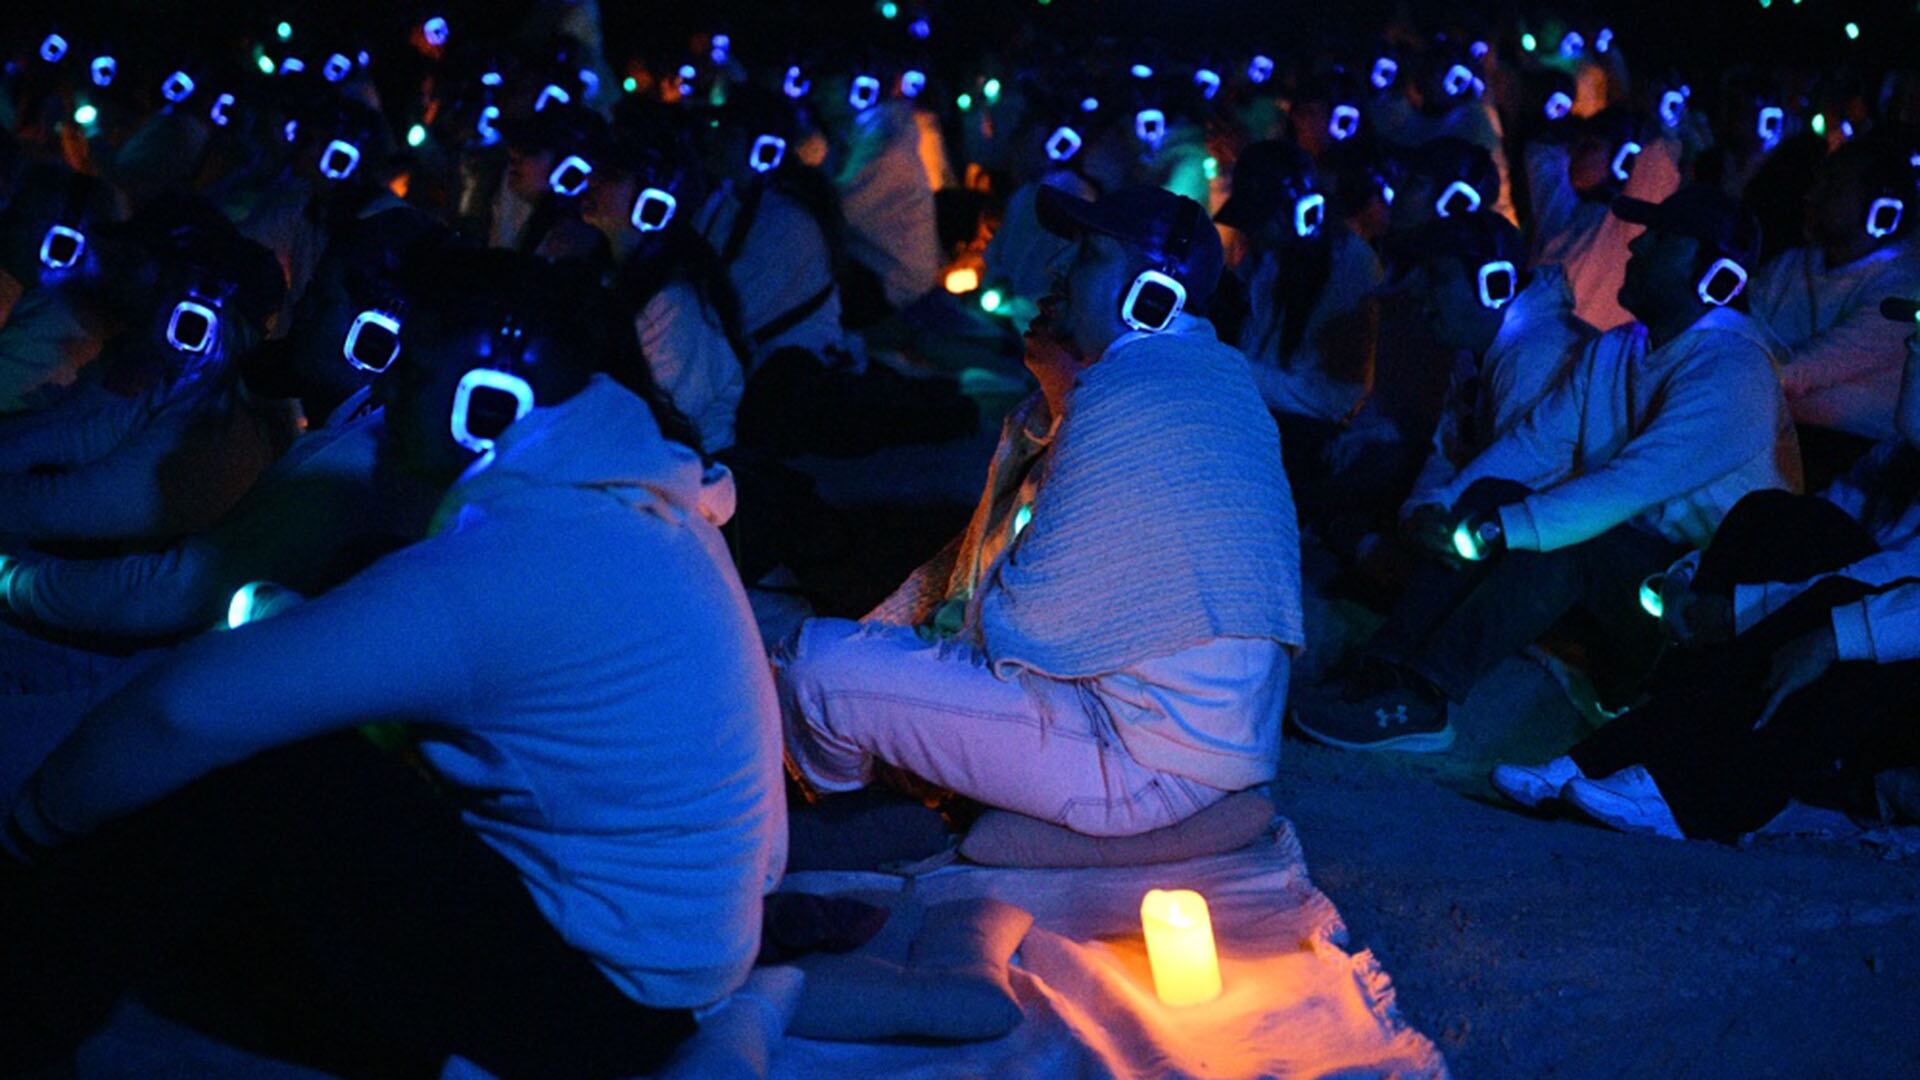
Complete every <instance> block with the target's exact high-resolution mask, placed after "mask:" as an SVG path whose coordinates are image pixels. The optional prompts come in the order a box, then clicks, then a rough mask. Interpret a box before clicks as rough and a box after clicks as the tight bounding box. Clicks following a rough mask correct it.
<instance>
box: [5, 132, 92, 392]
mask: <svg viewBox="0 0 1920 1080" xmlns="http://www.w3.org/2000/svg"><path fill="white" fill-rule="evenodd" d="M115 201H116V200H115V197H114V195H113V192H112V190H111V189H109V188H108V187H107V186H106V185H105V184H103V183H101V182H100V181H99V180H96V179H93V178H92V177H88V176H85V175H82V174H79V173H73V172H68V171H66V170H65V169H61V168H58V167H56V166H52V165H42V166H37V167H35V168H33V169H30V170H28V171H27V173H26V174H25V175H24V176H22V177H21V179H20V184H19V193H18V194H17V195H16V196H15V198H14V199H13V200H12V201H11V202H10V203H9V204H8V205H7V207H6V209H5V210H4V211H0V270H4V271H5V275H6V276H7V277H8V278H10V279H11V280H13V281H14V282H17V283H18V285H19V286H20V289H21V292H20V294H19V297H18V299H16V300H15V301H14V302H13V304H12V305H11V307H10V308H9V309H8V310H7V312H6V314H5V316H4V320H3V321H0V417H4V416H6V415H8V414H14V413H26V412H32V411H35V410H37V409H40V408H44V407H46V406H47V405H49V404H51V403H53V402H54V401H56V400H58V398H59V397H60V396H61V394H62V392H63V391H64V390H65V389H66V388H67V387H70V386H71V385H73V383H74V382H75V381H76V380H77V379H79V377H80V373H81V371H82V369H84V368H85V367H87V365H88V364H90V363H92V362H93V360H94V358H95V357H97V356H99V354H100V348H101V345H102V344H103V343H104V342H105V339H106V338H107V336H108V334H109V332H110V329H111V328H112V327H113V326H114V325H115V324H116V323H118V322H119V321H120V320H119V319H117V318H116V317H115V316H116V314H117V311H116V308H115V306H114V305H112V304H110V303H108V302H106V300H107V297H106V296H105V295H103V290H102V289H101V287H100V286H101V285H102V279H103V278H105V277H106V276H107V274H108V268H107V267H106V266H105V265H104V264H103V262H102V253H101V246H102V245H101V229H100V227H101V226H104V225H108V224H110V223H111V222H113V221H114V220H115V219H116V217H117V215H116V213H115V206H114V203H115Z"/></svg>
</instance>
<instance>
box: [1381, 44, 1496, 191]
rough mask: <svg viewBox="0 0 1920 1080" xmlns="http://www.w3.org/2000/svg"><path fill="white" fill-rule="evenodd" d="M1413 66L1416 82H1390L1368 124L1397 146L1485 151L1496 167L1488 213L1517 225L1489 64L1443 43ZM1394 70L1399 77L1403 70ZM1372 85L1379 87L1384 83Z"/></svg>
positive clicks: (1407, 79)
mask: <svg viewBox="0 0 1920 1080" xmlns="http://www.w3.org/2000/svg"><path fill="white" fill-rule="evenodd" d="M1377 63H1378V61H1376V64H1377ZM1408 66H1409V67H1410V68H1411V69H1412V71H1411V77H1394V78H1389V79H1388V80H1387V86H1386V88H1384V89H1385V94H1386V96H1385V97H1384V99H1382V100H1379V101H1377V102H1376V103H1375V105H1374V107H1373V108H1370V109H1368V110H1367V120H1368V122H1369V124H1370V125H1371V126H1372V127H1373V129H1374V130H1375V131H1377V132H1379V133H1380V136H1381V138H1383V139H1385V140H1386V141H1387V142H1389V143H1391V144H1393V145H1395V146H1402V147H1417V146H1421V145H1424V144H1426V143H1429V142H1432V141H1433V140H1435V139H1441V138H1447V139H1457V140H1460V141H1462V142H1466V143H1469V144H1471V145H1473V146H1477V147H1479V148H1480V149H1482V150H1484V151H1486V153H1487V158H1488V161H1489V162H1490V163H1491V164H1492V165H1493V168H1494V174H1493V182H1492V184H1491V185H1490V186H1491V189H1492V190H1491V192H1490V193H1487V197H1488V200H1489V203H1488V206H1487V209H1489V210H1492V211H1493V212H1494V213H1497V214H1499V215H1500V216H1501V217H1504V218H1506V219H1507V220H1508V221H1517V220H1518V218H1517V217H1516V216H1515V214H1514V209H1513V180H1512V169H1511V168H1510V166H1509V163H1508V161H1507V148H1506V136H1505V133H1504V132H1503V131H1502V129H1501V124H1500V114H1499V113H1498V112H1497V111H1496V110H1495V108H1494V103H1493V100H1492V98H1491V96H1490V95H1489V94H1488V93H1487V87H1486V83H1485V81H1484V80H1483V78H1482V75H1483V73H1484V72H1485V70H1486V68H1485V61H1484V60H1483V59H1477V58H1475V57H1473V56H1471V55H1470V54H1469V53H1468V52H1467V50H1466V49H1464V48H1462V47H1461V45H1460V43H1458V42H1448V41H1445V40H1438V41H1435V42H1433V43H1432V44H1431V45H1429V47H1428V48H1427V50H1426V51H1425V52H1424V53H1422V54H1421V55H1419V56H1417V57H1414V58H1412V59H1410V60H1409V62H1408ZM1394 70H1395V74H1396V76H1398V75H1399V72H1398V67H1397V66H1396V67H1395V69H1394ZM1369 74H1370V76H1371V75H1373V74H1374V73H1373V72H1370V73H1369ZM1373 81H1374V84H1375V86H1376V87H1378V86H1379V80H1378V79H1377V78H1376V79H1374V80H1373Z"/></svg>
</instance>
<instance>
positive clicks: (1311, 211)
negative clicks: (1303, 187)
mask: <svg viewBox="0 0 1920 1080" xmlns="http://www.w3.org/2000/svg"><path fill="white" fill-rule="evenodd" d="M1326 220H1327V197H1326V196H1325V195H1322V194H1320V193H1319V192H1317V191H1310V192H1308V193H1307V194H1305V195H1302V196H1300V197H1299V198H1298V199H1295V200H1294V202H1293V232H1294V235H1295V236H1298V237H1300V238H1301V239H1302V240H1306V239H1310V238H1312V237H1315V236H1318V235H1320V227H1321V226H1322V225H1324V224H1325V223H1326Z"/></svg>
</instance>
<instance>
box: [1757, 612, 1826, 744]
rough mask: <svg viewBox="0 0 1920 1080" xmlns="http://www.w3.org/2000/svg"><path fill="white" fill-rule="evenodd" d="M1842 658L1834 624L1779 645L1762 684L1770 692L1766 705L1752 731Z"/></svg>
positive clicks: (1766, 722) (1762, 726)
mask: <svg viewBox="0 0 1920 1080" xmlns="http://www.w3.org/2000/svg"><path fill="white" fill-rule="evenodd" d="M1839 659H1840V646H1839V643H1838V642H1836V641H1835V640H1834V637H1833V627H1831V626H1822V627H1820V628H1819V629H1817V630H1812V631H1809V632H1807V633H1805V634H1802V635H1800V636H1799V637H1797V638H1794V639H1793V640H1792V641H1789V642H1787V643H1786V644H1785V645H1782V646H1780V649H1779V651H1778V652H1776V653H1774V654H1773V670H1771V671H1769V672H1768V673H1767V678H1766V681H1765V682H1763V683H1761V684H1760V688H1761V689H1762V690H1765V691H1766V692H1767V704H1766V707H1765V708H1763V709H1761V710H1760V719H1758V720H1755V721H1754V722H1753V730H1755V731H1759V730H1760V729H1761V728H1764V727H1766V726H1767V724H1768V722H1769V721H1771V720H1772V719H1773V714H1774V713H1775V712H1777V711H1779V709H1780V706H1781V704H1782V703H1784V702H1785V701H1786V700H1787V699H1788V698H1790V697H1792V696H1793V695H1795V694H1797V693H1799V692H1800V691H1802V690H1805V689H1806V688H1807V687H1809V686H1811V685H1813V684H1814V683H1815V682H1817V681H1819V679H1820V677H1821V676H1822V675H1825V674H1826V673H1827V670H1828V669H1829V668H1831V667H1833V665H1834V663H1835V662H1836V661H1838V660H1839Z"/></svg>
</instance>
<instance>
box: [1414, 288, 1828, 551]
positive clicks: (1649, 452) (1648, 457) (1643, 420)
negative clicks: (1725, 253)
mask: <svg viewBox="0 0 1920 1080" xmlns="http://www.w3.org/2000/svg"><path fill="white" fill-rule="evenodd" d="M1781 353H1782V348H1781V346H1780V343H1779V342H1778V341H1776V340H1775V339H1774V338H1773V336H1772V335H1771V334H1769V333H1768V332H1767V329H1766V327H1764V326H1762V325H1761V324H1760V323H1758V322H1756V321H1755V320H1753V319H1751V318H1749V317H1748V316H1746V315H1743V314H1741V313H1740V312H1737V311H1730V310H1728V309H1726V308H1716V309H1714V310H1712V311H1709V312H1707V313H1706V314H1705V315H1702V316H1701V317H1700V319H1699V320H1698V321H1696V322H1695V323H1694V324H1693V326H1692V327H1690V328H1689V329H1687V330H1686V331H1685V332H1684V333H1682V334H1680V335H1678V336H1677V337H1675V338H1674V339H1673V340H1672V341H1669V342H1667V343H1666V344H1665V345H1663V346H1661V347H1660V348H1658V349H1652V350H1649V349H1648V347H1647V331H1646V328H1645V327H1643V326H1641V325H1639V324H1638V323H1635V324H1632V325H1629V326H1624V327H1621V328H1619V329H1617V330H1613V331H1611V332H1609V333H1606V334H1602V335H1601V336H1600V337H1598V338H1596V339H1594V340H1593V342H1592V343H1590V344H1589V345H1588V346H1587V349H1586V351H1585V352H1584V353H1583V354H1582V355H1581V357H1580V360H1579V362H1578V363H1576V364H1575V365H1574V367H1573V370H1572V371H1570V372H1569V373H1568V375H1567V378H1566V379H1564V380H1562V381H1561V383H1560V384H1559V385H1558V386H1556V387H1554V388H1553V389H1552V390H1551V391H1549V392H1548V394H1547V396H1546V397H1545V398H1543V399H1541V401H1540V404H1539V405H1537V406H1535V407H1534V409H1533V411H1532V412H1531V413H1529V414H1528V415H1527V418H1526V419H1525V420H1523V421H1522V422H1521V423H1520V424H1519V425H1518V426H1517V427H1515V428H1514V429H1513V430H1511V431H1509V432H1508V433H1507V434H1506V435H1505V436H1504V437H1503V438H1501V439H1500V440H1499V441H1497V442H1495V443H1494V444H1493V445H1492V446H1489V447H1488V448H1487V449H1486V450H1485V451H1483V452H1482V453H1481V454H1480V456H1479V457H1477V458H1475V459H1473V461H1472V462H1470V463H1469V464H1468V465H1467V467H1466V468H1464V469H1462V470H1461V471H1460V475H1458V476H1456V477H1454V479H1453V481H1452V483H1450V484H1448V485H1447V486H1446V487H1444V488H1442V489H1441V490H1440V491H1439V493H1438V494H1437V496H1436V498H1435V500H1434V501H1436V502H1439V503H1442V504H1444V505H1447V506H1453V505H1454V504H1455V503H1456V502H1457V501H1458V500H1459V498H1460V496H1461V494H1462V493H1464V492H1465V491H1466V490H1467V488H1468V487H1470V486H1472V484H1473V483H1474V482H1475V481H1477V480H1481V479H1485V478H1488V477H1497V478H1499V479H1504V480H1513V481H1517V482H1519V483H1522V484H1525V485H1527V486H1528V487H1530V488H1532V489H1533V491H1534V494H1532V495H1530V496H1528V497H1527V498H1526V499H1524V500H1523V501H1521V502H1517V503H1510V504H1508V505H1507V506H1504V507H1502V508H1501V510H1500V523H1501V528H1502V529H1503V530H1504V531H1505V533H1506V541H1507V545H1508V546H1509V547H1512V548H1515V549H1518V550H1523V551H1554V550H1557V549H1559V548H1563V547H1570V546H1572V545H1574V544H1579V543H1583V542H1585V541H1587V540H1591V539H1593V538H1594V537H1596V536H1599V535H1600V534H1602V533H1604V532H1607V531H1608V530H1610V529H1613V528H1615V527H1616V526H1620V525H1625V524H1628V523H1629V522H1631V523H1633V524H1634V525H1637V526H1639V527H1641V528H1644V529H1646V530H1648V531H1650V532H1653V533H1656V534H1658V535H1660V536H1663V537H1665V538H1667V539H1668V540H1672V541H1674V542H1676V543H1684V544H1688V545H1691V546H1694V547H1703V546H1705V545H1706V543H1707V541H1708V540H1710V539H1711V538H1712V536H1713V532H1714V530H1715V529H1717V528H1718V527H1719V525H1720V520H1721V519H1722V518H1723V517H1725V516H1726V514H1727V511H1728V510H1731V509H1732V508H1733V505H1734V504H1735V503H1737V502H1739V501H1740V499H1741V498H1742V497H1744V496H1745V495H1747V494H1748V493H1749V492H1752V491H1759V490H1763V489H1766V488H1784V489H1786V490H1789V491H1798V490H1799V489H1800V483H1801V479H1800V448H1799V443H1798V442H1797V441H1796V440H1795V438H1794V434H1793V422H1792V420H1791V418H1790V417H1789V416H1788V415H1787V403H1786V398H1785V396H1784V395H1783V394H1782V393H1781V391H1780V382H1779V378H1778V376H1777V375H1776V374H1775V371H1776V364H1777V363H1778V358H1779V356H1780V355H1781Z"/></svg>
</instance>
